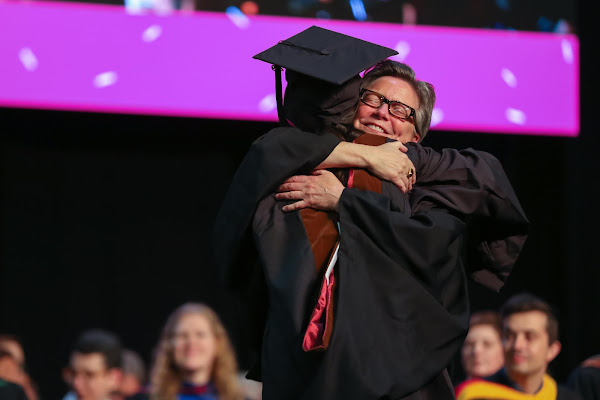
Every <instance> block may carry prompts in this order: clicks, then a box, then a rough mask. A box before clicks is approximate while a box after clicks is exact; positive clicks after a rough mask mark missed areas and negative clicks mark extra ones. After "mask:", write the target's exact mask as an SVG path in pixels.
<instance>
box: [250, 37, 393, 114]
mask: <svg viewBox="0 0 600 400" xmlns="http://www.w3.org/2000/svg"><path fill="white" fill-rule="evenodd" d="M394 54H398V52H397V51H395V50H392V49H390V48H387V47H383V46H379V45H376V44H373V43H370V42H366V41H364V40H361V39H357V38H354V37H352V36H348V35H344V34H341V33H338V32H334V31H330V30H327V29H323V28H319V27H318V26H312V27H310V28H308V29H306V30H304V31H302V32H300V33H298V34H297V35H294V36H292V37H291V38H289V39H286V40H283V41H281V42H279V43H278V44H276V45H275V46H273V47H271V48H269V49H267V50H265V51H263V52H261V53H259V54H257V55H255V56H254V58H256V59H259V60H262V61H266V62H268V63H270V64H273V68H274V69H275V71H276V75H275V78H276V90H277V109H278V114H279V121H280V122H281V123H282V124H285V120H286V118H285V117H284V112H283V107H282V99H281V67H283V68H286V78H287V81H288V88H287V89H286V96H285V109H286V116H287V117H288V119H290V121H292V122H294V123H295V124H296V125H298V124H297V122H298V117H299V116H300V115H309V114H310V115H312V116H314V115H315V113H317V114H319V118H320V119H321V120H330V121H332V122H339V119H341V118H342V117H343V115H342V114H344V112H343V111H347V109H348V108H349V106H348V104H350V103H352V104H351V105H350V107H353V105H354V104H355V103H356V100H358V86H359V85H360V80H359V79H356V78H357V76H358V74H359V73H360V72H362V71H364V70H365V69H367V68H370V67H372V66H373V65H375V64H376V63H378V62H379V61H382V60H384V59H386V58H388V57H390V56H392V55H394ZM353 78H354V79H353ZM290 114H295V118H293V119H292V118H290Z"/></svg>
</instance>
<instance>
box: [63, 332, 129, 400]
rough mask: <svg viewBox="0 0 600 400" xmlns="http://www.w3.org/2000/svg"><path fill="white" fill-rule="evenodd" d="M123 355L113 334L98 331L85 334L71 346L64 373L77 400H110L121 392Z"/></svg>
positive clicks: (118, 341)
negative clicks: (116, 393)
mask: <svg viewBox="0 0 600 400" xmlns="http://www.w3.org/2000/svg"><path fill="white" fill-rule="evenodd" d="M121 353H122V348H121V342H120V340H119V338H118V337H117V336H116V335H114V334H113V333H110V332H107V331H103V330H99V329H94V330H89V331H85V332H83V333H82V334H81V335H80V336H79V337H78V338H77V340H76V342H75V344H74V345H73V347H72V350H71V356H70V359H69V367H68V368H67V369H66V371H65V378H66V380H67V382H68V383H69V385H70V386H71V389H72V390H73V394H74V395H75V398H76V399H78V400H107V399H110V398H111V396H112V395H113V394H114V393H115V392H118V391H119V388H120V385H121V379H122V371H121V360H122V354H121ZM67 397H68V398H73V397H72V396H70V395H67Z"/></svg>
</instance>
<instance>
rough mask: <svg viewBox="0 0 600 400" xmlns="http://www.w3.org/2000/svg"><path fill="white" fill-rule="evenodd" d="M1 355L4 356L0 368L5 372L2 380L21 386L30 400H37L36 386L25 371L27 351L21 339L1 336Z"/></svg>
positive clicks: (0, 375) (0, 372)
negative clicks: (7, 356) (8, 356)
mask: <svg viewBox="0 0 600 400" xmlns="http://www.w3.org/2000/svg"><path fill="white" fill-rule="evenodd" d="M0 353H3V354H4V357H3V360H4V361H3V366H2V367H1V368H0V369H2V370H4V372H2V371H0V378H3V379H4V380H6V381H9V382H13V383H16V384H18V385H20V386H21V387H22V388H23V390H24V391H25V394H26V395H27V398H29V400H37V399H38V395H37V389H36V385H35V383H34V382H33V381H32V380H31V378H30V376H29V374H28V373H27V370H26V369H25V351H24V350H23V345H22V344H21V341H20V340H19V338H18V337H16V336H15V335H9V334H0ZM6 355H10V358H11V360H10V361H9V359H8V358H5V357H6ZM13 364H14V365H13ZM9 371H10V372H9ZM0 399H1V397H0Z"/></svg>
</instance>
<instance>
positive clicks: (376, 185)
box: [300, 133, 386, 272]
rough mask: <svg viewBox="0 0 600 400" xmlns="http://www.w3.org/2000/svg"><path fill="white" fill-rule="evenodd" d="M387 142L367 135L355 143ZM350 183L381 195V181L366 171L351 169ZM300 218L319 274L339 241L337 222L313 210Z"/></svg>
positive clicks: (375, 144)
mask: <svg viewBox="0 0 600 400" xmlns="http://www.w3.org/2000/svg"><path fill="white" fill-rule="evenodd" d="M385 141H386V138H385V137H384V136H377V135H371V134H367V133H365V134H364V135H362V136H359V137H358V138H356V139H355V140H354V143H358V144H365V145H368V146H378V145H380V144H383V143H385ZM348 181H349V182H348V187H352V188H356V189H361V190H369V191H371V192H375V193H381V180H380V179H379V178H376V177H375V176H373V175H371V174H370V173H369V172H367V171H366V170H364V169H350V173H349V179H348ZM300 217H301V218H302V223H303V224H304V228H305V229H306V234H307V236H308V240H309V241H310V245H311V248H312V252H313V256H314V258H315V268H316V270H317V272H319V271H321V269H322V268H323V266H327V263H328V261H329V259H330V256H331V252H332V251H333V249H334V248H335V245H336V243H337V242H338V240H339V235H338V231H337V229H336V227H335V221H334V220H333V219H332V218H331V216H330V214H329V213H327V212H325V211H318V210H313V209H312V208H305V209H303V210H300Z"/></svg>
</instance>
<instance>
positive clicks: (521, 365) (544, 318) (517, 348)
mask: <svg viewBox="0 0 600 400" xmlns="http://www.w3.org/2000/svg"><path fill="white" fill-rule="evenodd" d="M500 315H501V318H502V340H503V345H504V358H505V364H504V368H503V369H501V370H500V371H499V372H497V373H496V374H494V375H492V376H489V377H486V378H485V379H479V378H476V379H470V380H467V381H465V382H464V383H463V384H461V385H460V386H458V387H457V388H456V395H457V400H474V399H479V400H482V399H487V400H496V399H498V400H499V399H502V400H513V399H540V400H554V399H557V400H575V399H577V400H580V399H581V397H580V396H579V395H578V394H576V393H574V392H571V391H570V390H568V389H566V388H564V387H562V386H560V385H557V383H556V381H555V380H554V379H553V378H551V377H550V375H548V374H547V370H548V364H550V362H551V361H552V360H554V358H555V357H556V356H557V355H558V353H560V349H561V344H560V342H559V341H558V320H557V319H556V316H555V315H554V313H553V312H552V309H551V307H550V305H548V303H546V302H544V301H543V300H541V299H539V298H537V297H535V296H533V295H531V294H527V293H524V294H519V295H516V296H513V297H511V298H510V299H508V301H507V302H506V303H505V304H504V306H503V307H502V310H501V312H500Z"/></svg>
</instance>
